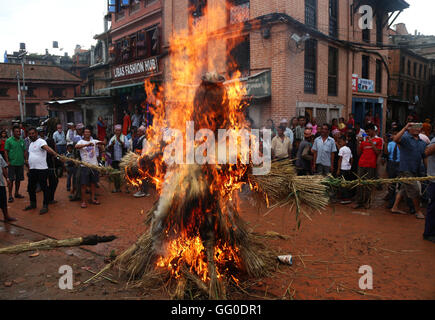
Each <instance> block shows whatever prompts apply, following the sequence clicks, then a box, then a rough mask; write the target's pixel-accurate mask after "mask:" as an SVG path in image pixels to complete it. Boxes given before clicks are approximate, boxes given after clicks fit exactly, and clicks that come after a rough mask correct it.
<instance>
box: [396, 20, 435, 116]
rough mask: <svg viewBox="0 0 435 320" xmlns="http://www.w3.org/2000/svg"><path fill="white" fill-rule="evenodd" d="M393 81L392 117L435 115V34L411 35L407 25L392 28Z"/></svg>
mask: <svg viewBox="0 0 435 320" xmlns="http://www.w3.org/2000/svg"><path fill="white" fill-rule="evenodd" d="M390 35H391V44H392V45H396V46H398V47H399V48H397V49H391V50H390V51H389V65H390V72H391V77H390V82H389V91H388V94H389V98H388V113H389V119H390V120H391V121H399V122H400V123H404V122H405V120H406V118H407V116H408V115H409V114H415V115H416V116H417V117H418V120H419V121H423V120H424V118H427V117H429V118H431V119H433V117H434V115H435V111H434V110H435V109H434V104H435V86H434V82H433V80H434V79H433V73H434V69H435V68H434V67H435V37H430V36H421V35H410V34H408V32H407V30H406V26H404V25H397V26H396V30H390Z"/></svg>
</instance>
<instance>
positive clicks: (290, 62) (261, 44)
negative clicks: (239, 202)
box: [163, 0, 388, 126]
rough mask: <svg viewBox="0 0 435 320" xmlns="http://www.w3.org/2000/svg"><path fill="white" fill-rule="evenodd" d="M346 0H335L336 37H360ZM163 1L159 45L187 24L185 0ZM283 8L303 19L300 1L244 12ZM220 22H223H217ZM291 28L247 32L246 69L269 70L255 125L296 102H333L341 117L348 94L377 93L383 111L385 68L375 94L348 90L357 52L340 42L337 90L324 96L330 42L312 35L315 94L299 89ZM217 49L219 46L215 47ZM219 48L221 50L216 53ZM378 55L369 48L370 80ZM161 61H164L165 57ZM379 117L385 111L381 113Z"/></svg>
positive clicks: (323, 26)
mask: <svg viewBox="0 0 435 320" xmlns="http://www.w3.org/2000/svg"><path fill="white" fill-rule="evenodd" d="M216 3H222V1H221V0H209V1H208V4H209V6H210V7H213V6H215V5H217V4H216ZM351 3H352V1H351V0H340V1H339V14H338V30H339V32H338V33H339V35H338V37H339V39H341V40H348V41H356V42H362V30H360V29H359V27H358V19H359V14H358V13H356V14H355V15H354V22H353V25H351V17H350V14H349V12H350V4H351ZM328 4H329V2H328V1H326V0H324V1H318V16H317V24H318V30H319V31H321V32H323V33H324V34H327V35H328V34H329V10H328ZM163 5H164V44H165V45H169V39H170V35H171V34H173V32H174V31H175V32H177V31H179V30H183V29H187V28H188V17H187V16H188V15H187V0H173V1H165V2H164V3H163ZM274 12H278V13H285V14H288V15H290V16H291V17H293V18H295V19H297V20H298V21H300V22H304V21H305V1H304V0H294V1H288V0H268V1H264V0H251V1H250V17H251V19H252V18H255V17H258V16H261V15H265V14H269V13H274ZM223 26H224V25H223ZM292 33H297V34H299V35H302V34H303V32H302V31H301V30H295V29H294V28H293V27H292V26H289V25H286V24H277V25H274V26H273V27H272V28H271V37H270V38H269V39H264V38H263V37H262V35H261V32H260V31H259V30H256V31H253V32H251V33H250V50H251V52H250V54H251V74H255V73H257V72H259V71H263V70H265V69H270V70H271V80H272V97H271V101H270V102H267V103H263V104H262V107H261V119H259V121H258V123H256V125H257V126H262V125H264V123H265V121H266V120H267V119H268V118H272V119H273V120H274V121H275V122H279V120H280V119H281V118H283V117H285V118H287V119H290V118H291V117H293V116H295V115H296V112H297V110H296V107H297V105H298V104H299V105H300V104H301V103H306V104H311V105H318V106H320V105H322V106H338V107H339V109H340V110H341V115H342V116H345V117H347V114H348V113H350V112H351V110H352V98H353V97H367V98H383V99H384V100H385V102H384V112H385V110H386V103H387V101H386V99H387V96H388V95H387V91H388V87H387V86H388V73H387V70H386V68H385V66H383V67H382V68H383V73H382V74H383V77H382V92H381V93H375V94H353V93H352V88H351V80H352V74H354V73H357V74H359V75H360V76H361V55H362V53H360V52H354V51H351V50H349V49H347V48H344V47H339V69H338V94H337V96H328V47H329V46H334V45H333V44H331V43H330V42H328V41H326V40H320V39H319V40H318V46H317V49H318V54H317V75H316V77H317V79H316V84H317V85H316V86H317V91H316V94H306V93H304V52H299V53H298V52H293V51H292V50H290V49H289V42H290V41H291V40H290V36H291V34H292ZM370 33H371V35H370V38H371V41H372V42H373V43H374V42H375V41H376V24H375V23H374V24H373V29H372V30H371V32H370ZM383 41H384V43H386V42H387V41H388V37H387V32H386V30H384V34H383ZM221 50H222V51H223V49H222V48H221ZM223 54H225V52H222V55H223ZM380 54H381V57H380V56H378V55H376V54H371V53H369V54H368V55H369V56H370V67H369V69H370V77H369V78H370V79H371V80H375V79H376V77H375V75H376V59H381V58H383V59H385V61H388V60H387V55H388V52H387V51H381V52H380ZM166 63H167V62H166ZM169 74H170V70H168V69H166V74H165V76H169ZM383 118H384V120H385V113H384V117H383Z"/></svg>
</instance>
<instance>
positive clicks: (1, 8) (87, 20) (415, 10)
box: [0, 0, 435, 61]
mask: <svg viewBox="0 0 435 320" xmlns="http://www.w3.org/2000/svg"><path fill="white" fill-rule="evenodd" d="M292 1H293V0H292ZM320 1H326V0H320ZM407 1H408V3H409V4H410V6H411V7H410V8H409V9H407V10H405V11H404V12H403V13H402V14H401V15H400V16H399V18H398V19H397V20H396V22H395V23H398V22H404V23H406V25H407V28H408V31H409V32H410V33H414V30H415V29H417V30H418V31H420V32H421V33H423V34H427V35H429V34H430V35H435V22H434V13H435V1H434V0H407ZM106 12H107V0H0V61H3V55H4V52H5V50H7V51H8V53H12V52H13V51H18V49H19V44H20V42H25V43H26V46H27V47H26V48H27V51H29V52H31V53H41V54H42V53H44V52H45V49H49V52H50V53H53V54H61V55H63V52H68V53H69V54H70V55H72V54H73V51H74V48H75V46H76V44H80V45H81V46H82V47H84V48H89V47H90V46H91V45H92V44H95V40H93V36H94V35H96V34H98V33H101V32H103V30H104V29H103V28H104V24H103V17H104V14H105V13H106ZM53 41H58V42H59V48H63V49H64V50H63V51H60V50H59V49H53V48H52V42H53Z"/></svg>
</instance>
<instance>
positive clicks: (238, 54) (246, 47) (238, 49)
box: [227, 35, 251, 77]
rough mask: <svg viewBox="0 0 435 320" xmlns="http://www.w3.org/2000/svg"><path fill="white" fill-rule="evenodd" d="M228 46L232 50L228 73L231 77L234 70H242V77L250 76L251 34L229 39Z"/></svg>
mask: <svg viewBox="0 0 435 320" xmlns="http://www.w3.org/2000/svg"><path fill="white" fill-rule="evenodd" d="M227 46H228V47H229V48H232V49H231V50H230V60H231V61H230V63H229V64H228V65H229V69H228V74H229V76H230V77H231V76H232V75H233V74H234V72H236V71H240V72H241V74H242V75H241V76H242V77H246V76H249V74H250V70H251V43H250V39H249V35H247V36H244V37H242V38H236V39H229V40H228V43H227Z"/></svg>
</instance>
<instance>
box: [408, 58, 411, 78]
mask: <svg viewBox="0 0 435 320" xmlns="http://www.w3.org/2000/svg"><path fill="white" fill-rule="evenodd" d="M408 75H409V76H410V75H411V61H410V60H408Z"/></svg>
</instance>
